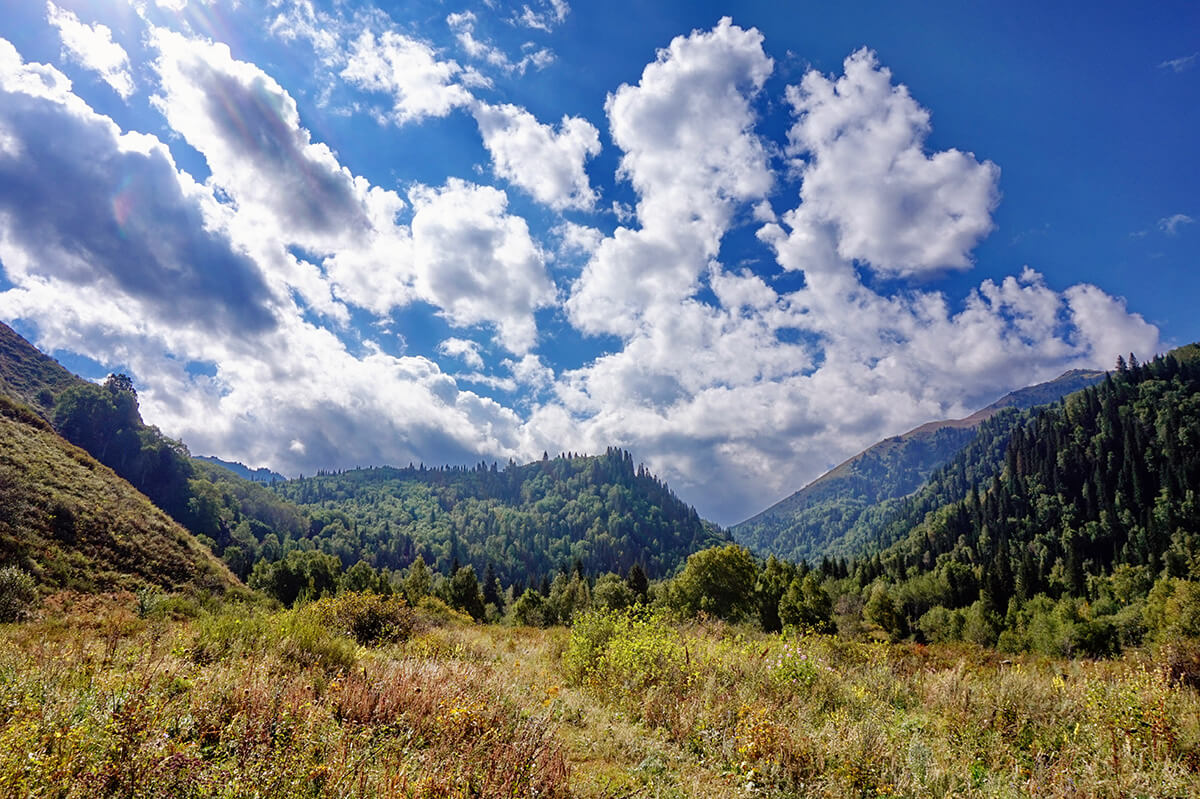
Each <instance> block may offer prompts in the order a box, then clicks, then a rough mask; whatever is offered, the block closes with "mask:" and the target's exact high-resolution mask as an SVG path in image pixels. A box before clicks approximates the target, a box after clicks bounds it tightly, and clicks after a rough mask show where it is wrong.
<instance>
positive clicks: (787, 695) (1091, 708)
mask: <svg viewBox="0 0 1200 799" xmlns="http://www.w3.org/2000/svg"><path fill="white" fill-rule="evenodd" d="M662 634H663V633H662V630H661V628H659V627H655V626H653V625H646V624H644V623H642V621H641V620H640V619H638V618H637V617H636V616H635V617H630V616H627V615H623V614H620V613H614V614H607V615H606V616H599V617H598V616H592V617H586V618H585V619H584V620H582V622H581V623H579V624H577V625H576V627H575V628H574V629H573V631H572V635H571V640H570V642H569V644H568V646H567V650H566V653H565V655H564V662H565V663H566V664H567V673H568V674H569V675H571V676H572V677H573V678H574V680H575V682H576V684H578V685H580V686H581V687H583V688H584V689H585V690H587V691H588V693H589V694H590V695H591V696H593V697H594V698H595V699H598V700H600V701H602V702H604V703H606V704H609V705H611V706H613V707H616V708H620V709H621V710H622V711H624V712H627V713H629V714H630V715H631V716H632V717H633V718H635V719H637V720H638V721H640V722H641V723H643V724H644V725H646V726H647V727H649V728H651V729H657V730H660V731H662V732H664V733H665V734H666V735H667V736H668V737H669V738H670V739H671V740H672V741H674V742H676V743H677V744H678V745H680V746H681V747H684V748H686V749H689V750H691V751H692V752H694V753H695V754H696V756H697V757H698V758H700V759H701V760H703V761H704V762H706V763H708V764H709V765H710V766H711V767H712V768H714V769H717V770H719V771H721V772H722V773H724V774H725V775H727V777H728V778H729V779H730V780H731V782H732V783H734V784H736V785H737V786H739V788H740V789H741V790H743V791H746V792H748V793H749V794H750V795H755V796H779V797H783V796H796V795H802V796H828V797H862V796H888V795H902V796H913V797H917V796H921V797H924V796H980V797H985V796H995V797H1007V796H1013V797H1018V796H1047V797H1079V796H1088V797H1093V796H1094V797H1109V796H1111V797H1127V796H1146V797H1175V796H1197V795H1200V695H1198V694H1197V692H1196V691H1195V690H1194V689H1192V688H1190V687H1188V686H1186V685H1184V684H1183V683H1182V682H1181V681H1179V680H1177V679H1175V678H1173V677H1172V676H1171V674H1170V672H1169V671H1168V670H1167V669H1161V668H1157V667H1155V666H1154V665H1153V664H1152V663H1151V662H1150V661H1149V660H1148V659H1145V658H1144V657H1142V656H1139V655H1136V654H1135V655H1130V656H1128V657H1126V658H1125V659H1123V660H1119V661H1094V662H1087V661H1075V662H1070V661H1057V660H1050V659H1037V658H1026V659H1018V660H1015V661H1008V660H1000V659H999V656H998V655H996V654H995V653H992V652H989V651H985V650H982V649H977V648H971V647H965V646H959V647H955V648H944V647H942V648H936V649H933V648H926V647H922V646H894V645H886V644H878V643H857V642H848V641H843V640H839V639H837V638H833V637H830V636H824V635H791V636H762V635H758V634H752V633H748V632H745V631H741V630H738V629H736V628H731V627H728V626H725V625H723V624H693V625H686V626H684V627H682V628H678V629H676V630H675V631H674V636H675V637H674V639H673V640H672V642H671V644H670V646H669V647H665V648H664V647H662V646H661V645H659V642H660V641H661V637H662ZM671 652H683V653H686V655H685V656H683V657H678V656H672V655H670V654H669V653H671ZM639 656H641V657H642V658H643V660H642V662H641V664H640V665H638V664H637V663H636V662H635V663H632V664H631V663H628V662H627V661H628V660H629V659H630V658H637V657H639ZM614 660H619V661H621V662H623V663H625V665H624V666H623V667H622V668H621V669H613V668H612V667H611V666H610V665H609V664H610V663H611V662H613V661H614ZM631 673H633V674H641V675H652V676H653V679H644V680H631V679H629V678H628V675H629V674H631Z"/></svg>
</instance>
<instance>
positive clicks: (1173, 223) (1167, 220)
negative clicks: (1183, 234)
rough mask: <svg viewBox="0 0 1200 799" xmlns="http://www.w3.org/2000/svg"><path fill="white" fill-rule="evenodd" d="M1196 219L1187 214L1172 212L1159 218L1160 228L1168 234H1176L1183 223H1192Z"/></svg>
mask: <svg viewBox="0 0 1200 799" xmlns="http://www.w3.org/2000/svg"><path fill="white" fill-rule="evenodd" d="M1195 221H1196V220H1194V219H1192V218H1191V217H1190V216H1188V215H1187V214H1172V215H1171V216H1168V217H1164V218H1162V219H1160V220H1158V229H1159V230H1161V231H1162V232H1163V233H1166V234H1167V235H1168V236H1174V235H1176V234H1177V233H1179V228H1180V227H1182V226H1183V225H1190V224H1192V223H1193V222H1195Z"/></svg>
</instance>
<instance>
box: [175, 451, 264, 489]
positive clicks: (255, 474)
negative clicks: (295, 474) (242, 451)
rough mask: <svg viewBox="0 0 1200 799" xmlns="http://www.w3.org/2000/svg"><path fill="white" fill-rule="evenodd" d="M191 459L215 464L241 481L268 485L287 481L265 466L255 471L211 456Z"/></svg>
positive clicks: (195, 456) (241, 464) (244, 465)
mask: <svg viewBox="0 0 1200 799" xmlns="http://www.w3.org/2000/svg"><path fill="white" fill-rule="evenodd" d="M192 457H193V458H194V459H195V460H198V461H207V462H208V463H212V464H215V465H217V466H220V467H222V468H225V469H228V470H229V471H231V472H233V473H234V474H236V475H237V476H238V477H240V478H242V479H243V480H249V481H250V482H252V483H267V484H269V483H275V482H279V481H282V480H286V479H287V478H286V477H284V476H283V475H282V474H280V473H279V472H273V471H271V470H270V469H268V468H267V467H265V466H260V467H258V468H257V469H251V468H250V467H249V466H247V465H246V464H244V463H239V462H238V461H225V460H221V459H220V458H218V457H216V456H213V455H193V456H192Z"/></svg>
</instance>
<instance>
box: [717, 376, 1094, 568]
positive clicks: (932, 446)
mask: <svg viewBox="0 0 1200 799" xmlns="http://www.w3.org/2000/svg"><path fill="white" fill-rule="evenodd" d="M1103 378H1104V373H1103V372H1096V371H1086V370H1081V369H1075V370H1072V371H1069V372H1066V373H1064V374H1063V375H1061V376H1059V377H1057V378H1055V379H1054V380H1050V381H1048V382H1045V383H1039V384H1037V385H1034V386H1029V387H1027V388H1023V389H1020V390H1018V391H1014V392H1011V393H1009V394H1007V395H1005V396H1004V397H1002V398H1000V399H999V400H997V401H996V402H993V403H992V404H991V405H988V406H987V407H986V408H983V409H981V410H979V411H976V412H975V413H973V414H971V415H970V416H968V417H966V418H963V419H950V420H944V421H940V422H929V423H927V424H923V425H921V426H920V427H916V428H914V429H912V430H910V431H908V432H907V433H904V434H903V435H899V436H893V437H891V438H888V439H885V440H883V441H881V442H879V443H878V444H875V445H874V446H872V447H869V448H868V449H866V450H864V451H863V452H860V453H859V454H857V455H855V456H854V457H853V458H850V459H849V460H847V461H845V462H844V463H842V464H840V465H839V466H837V467H836V468H834V469H832V470H830V471H829V472H826V473H825V474H824V475H822V476H821V477H819V478H817V479H816V480H814V481H813V482H811V483H809V484H808V485H807V486H805V487H804V488H802V489H801V490H799V491H797V492H796V493H794V494H792V495H791V496H790V497H787V498H786V499H784V500H781V501H780V502H778V503H776V504H775V505H773V506H771V507H770V508H768V509H767V510H765V511H763V512H762V513H759V514H758V515H756V516H753V517H751V518H750V519H747V520H746V521H744V522H741V523H739V524H736V525H734V526H733V527H732V528H730V532H731V533H732V535H733V537H734V540H736V541H737V542H738V543H740V544H742V545H743V546H746V547H749V548H750V549H752V550H754V551H756V552H759V553H761V554H774V555H777V556H781V557H786V558H789V559H792V560H801V559H806V560H819V559H821V558H823V557H847V556H851V555H854V554H857V553H859V552H861V551H862V550H863V549H864V548H865V547H866V546H868V545H869V544H870V543H871V542H872V538H873V536H872V533H873V531H874V530H876V529H877V527H878V524H879V522H880V521H881V519H883V518H885V517H886V515H887V513H888V512H889V511H890V510H891V509H892V508H893V507H894V506H895V503H896V501H897V500H899V499H900V498H902V497H904V496H907V495H908V494H911V493H912V492H913V491H915V490H917V489H918V488H919V487H920V486H921V485H922V484H923V483H924V482H925V480H926V479H927V478H928V477H929V475H930V474H931V473H932V472H933V471H934V470H935V469H936V468H938V467H939V466H941V465H942V464H944V463H946V462H947V461H949V460H950V459H951V458H952V457H953V456H954V455H955V454H956V453H958V452H960V451H961V450H962V449H963V448H964V447H965V446H967V444H968V443H970V442H971V441H972V440H973V439H974V438H975V436H976V433H977V430H978V428H979V425H980V424H982V423H983V422H984V421H985V420H987V419H989V418H991V417H992V416H994V415H996V414H997V413H999V412H1000V411H1002V410H1004V409H1006V408H1018V409H1023V408H1031V407H1035V406H1038V405H1044V404H1047V403H1050V402H1054V401H1056V400H1058V399H1059V398H1061V397H1063V396H1065V395H1067V394H1071V393H1073V392H1076V391H1079V390H1080V389H1083V388H1086V387H1087V386H1090V385H1093V384H1095V383H1096V382H1098V381H1100V380H1102V379H1103Z"/></svg>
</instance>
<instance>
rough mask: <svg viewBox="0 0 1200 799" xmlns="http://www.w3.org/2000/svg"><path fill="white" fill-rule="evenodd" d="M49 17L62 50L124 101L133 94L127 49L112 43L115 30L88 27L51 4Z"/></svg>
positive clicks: (98, 26) (96, 25) (47, 8)
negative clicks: (60, 41) (55, 29)
mask: <svg viewBox="0 0 1200 799" xmlns="http://www.w3.org/2000/svg"><path fill="white" fill-rule="evenodd" d="M46 16H47V18H48V19H49V21H50V24H51V25H53V26H54V27H55V28H57V29H58V35H59V36H60V37H61V38H62V43H63V51H64V52H65V53H66V55H67V56H69V57H70V58H71V60H73V61H75V62H76V63H78V64H79V65H80V66H82V67H85V68H87V69H90V70H92V71H94V72H96V73H97V74H99V75H100V77H101V78H103V80H104V82H105V83H107V84H108V85H109V86H111V87H112V90H113V91H115V92H116V93H117V94H119V95H121V97H122V99H128V98H129V96H130V95H131V94H133V88H134V87H133V75H132V73H131V72H130V68H129V56H128V54H126V52H125V48H123V47H121V45H119V44H117V43H116V42H114V41H113V38H112V30H111V29H110V28H109V27H108V26H107V25H101V24H99V23H97V24H95V25H87V24H85V23H83V22H80V21H79V17H77V16H75V14H74V13H72V12H71V11H66V10H63V9H61V8H59V7H58V6H56V5H54V3H52V2H48V3H46Z"/></svg>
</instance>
